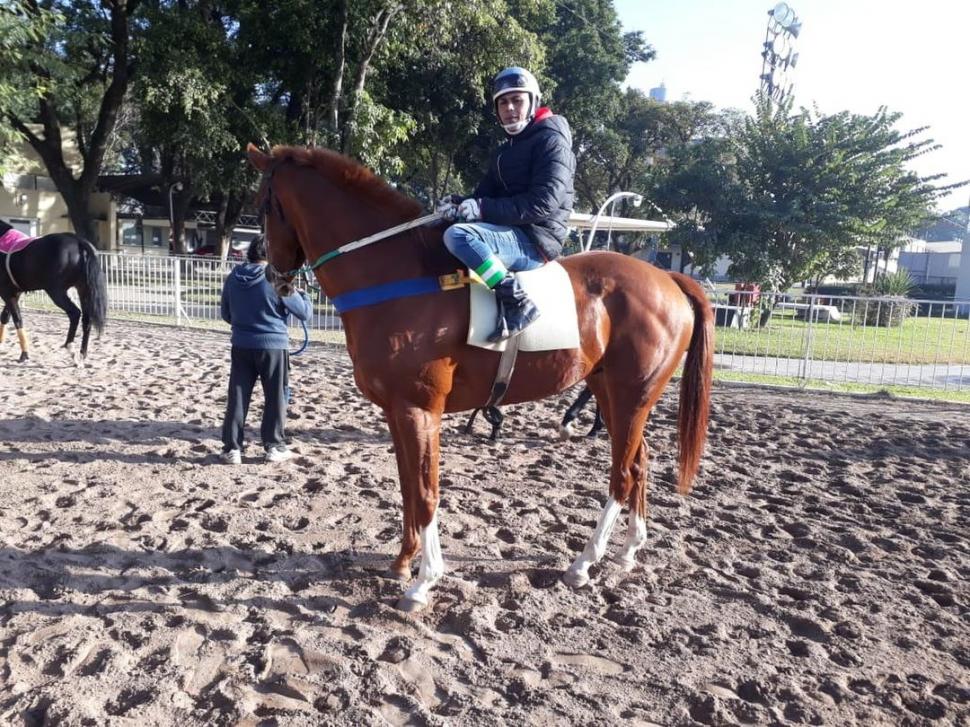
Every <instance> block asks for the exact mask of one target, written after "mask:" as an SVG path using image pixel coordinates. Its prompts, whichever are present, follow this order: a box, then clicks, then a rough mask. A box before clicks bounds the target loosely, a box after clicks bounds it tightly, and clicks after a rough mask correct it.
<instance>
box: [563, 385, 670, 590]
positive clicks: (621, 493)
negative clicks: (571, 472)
mask: <svg viewBox="0 0 970 727" xmlns="http://www.w3.org/2000/svg"><path fill="white" fill-rule="evenodd" d="M600 399H601V400H602V397H600ZM602 401H603V404H604V409H605V412H604V414H605V418H606V422H607V428H608V429H609V432H610V441H611V447H612V460H613V461H612V466H611V467H610V496H609V498H608V499H607V501H606V506H605V507H604V508H603V511H602V513H600V518H599V521H598V522H597V524H596V530H595V531H594V532H593V536H592V537H591V538H590V540H589V542H588V543H587V544H586V547H585V548H584V549H583V552H582V553H580V554H579V556H578V557H577V558H576V560H575V561H573V564H572V565H571V566H569V569H568V570H567V571H566V572H565V573H564V574H563V581H564V582H565V583H566V585H568V586H572V587H573V588H579V587H581V586H584V585H586V584H587V583H588V582H589V569H590V566H592V565H593V564H595V563H597V562H599V560H600V559H601V558H602V557H603V556H604V555H605V553H606V546H607V544H608V543H609V540H610V535H612V533H613V528H614V527H615V526H616V520H617V518H618V517H619V515H620V511H621V510H622V508H623V504H624V503H629V504H630V528H629V530H628V534H627V542H626V544H625V546H624V549H623V551H622V552H621V556H620V557H621V558H622V560H623V563H624V565H625V564H626V563H627V562H632V560H633V557H634V555H635V554H636V551H637V549H638V548H639V547H640V546H641V545H643V541H644V540H645V539H646V525H645V522H644V515H645V510H646V497H645V491H644V488H645V480H646V469H647V453H646V445H645V443H644V441H643V427H644V425H645V424H646V421H647V414H648V413H649V411H650V408H651V407H652V402H651V403H650V404H649V405H648V403H647V401H646V396H644V394H643V392H636V391H632V392H629V391H620V392H613V393H611V395H610V396H609V398H608V400H602ZM638 521H639V522H638Z"/></svg>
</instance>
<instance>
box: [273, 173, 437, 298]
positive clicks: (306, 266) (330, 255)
mask: <svg viewBox="0 0 970 727" xmlns="http://www.w3.org/2000/svg"><path fill="white" fill-rule="evenodd" d="M284 161H286V160H285V159H282V160H280V161H279V162H277V163H276V164H274V165H273V166H271V167H270V168H269V169H267V170H266V171H264V172H263V177H262V184H263V185H264V186H265V188H266V196H265V199H263V203H262V204H261V205H260V207H259V211H260V214H261V215H262V217H263V221H264V223H265V219H266V215H268V214H269V213H270V212H271V211H272V205H273V201H274V200H275V202H276V213H277V214H278V215H279V218H280V221H281V222H285V221H286V215H285V214H284V213H283V205H282V204H280V201H279V198H278V197H276V196H275V195H274V194H273V174H274V173H275V172H276V169H277V168H278V167H279V166H280V165H281V164H282V163H283V162H284ZM442 219H444V215H442V214H441V213H439V212H432V213H431V214H430V215H424V216H423V217H418V218H417V219H414V220H409V221H407V222H402V223H401V224H400V225H395V226H394V227H389V228H387V229H386V230H382V231H381V232H376V233H374V234H373V235H368V236H367V237H362V238H360V239H359V240H354V241H352V242H348V243H346V244H344V245H341V246H340V247H338V248H337V249H335V250H331V251H330V252H325V253H323V254H322V255H320V256H319V257H318V258H317V259H316V260H314V261H313V262H305V263H303V265H301V266H300V267H298V268H294V269H293V270H288V271H286V272H281V271H280V270H277V269H276V267H274V266H273V264H272V263H268V264H267V267H268V268H269V269H270V271H271V273H272V275H276V276H279V277H281V278H284V279H287V280H292V279H293V278H294V277H296V276H297V275H301V274H303V273H310V272H313V271H314V270H316V269H317V268H319V267H320V266H322V265H323V264H324V263H327V262H329V261H330V260H333V259H334V258H336V257H340V256H341V255H343V254H345V253H348V252H352V251H354V250H358V249H360V248H362V247H367V246H368V245H372V244H374V243H375V242H380V241H381V240H386V239H387V238H389V237H394V236H395V235H398V234H400V233H402V232H407V231H408V230H413V229H414V228H415V227H422V226H424V225H428V224H431V223H433V222H438V221H439V220H442ZM264 227H265V224H264Z"/></svg>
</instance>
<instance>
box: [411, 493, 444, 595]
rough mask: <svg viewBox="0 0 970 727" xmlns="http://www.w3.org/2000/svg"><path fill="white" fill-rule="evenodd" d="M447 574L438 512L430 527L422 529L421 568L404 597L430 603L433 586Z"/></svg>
mask: <svg viewBox="0 0 970 727" xmlns="http://www.w3.org/2000/svg"><path fill="white" fill-rule="evenodd" d="M444 574H445V560H444V558H443V557H442V556H441V541H440V540H439V539H438V513H437V512H436V513H435V514H434V517H433V518H431V522H430V523H428V527H426V528H424V530H422V531H421V568H420V569H419V570H418V578H417V580H416V581H415V583H414V585H413V586H411V587H410V588H408V589H407V590H406V591H405V592H404V598H406V599H407V600H409V601H414V602H415V603H420V604H421V605H422V606H427V605H428V593H429V592H430V591H431V587H432V586H433V585H434V584H435V583H436V582H437V581H438V579H439V578H441V576H443V575H444Z"/></svg>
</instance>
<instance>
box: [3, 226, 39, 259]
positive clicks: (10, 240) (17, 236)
mask: <svg viewBox="0 0 970 727" xmlns="http://www.w3.org/2000/svg"><path fill="white" fill-rule="evenodd" d="M36 239H37V238H36V237H29V236H27V235H25V234H24V233H22V232H21V231H20V230H14V229H10V230H7V231H6V232H5V233H3V234H2V235H0V252H2V253H4V254H6V255H10V254H12V253H15V252H19V251H20V250H23V249H24V248H25V247H27V245H29V244H30V243H32V242H33V241H34V240H36Z"/></svg>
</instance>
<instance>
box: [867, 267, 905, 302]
mask: <svg viewBox="0 0 970 727" xmlns="http://www.w3.org/2000/svg"><path fill="white" fill-rule="evenodd" d="M872 287H873V292H875V293H876V295H899V296H907V295H909V293H910V291H911V290H912V289H913V288H914V287H915V286H914V284H913V278H912V276H911V275H910V274H909V271H908V270H905V269H902V268H900V269H899V270H897V271H896V272H894V273H885V274H884V275H880V276H879V277H878V278H876V282H875V285H873V286H872Z"/></svg>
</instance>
